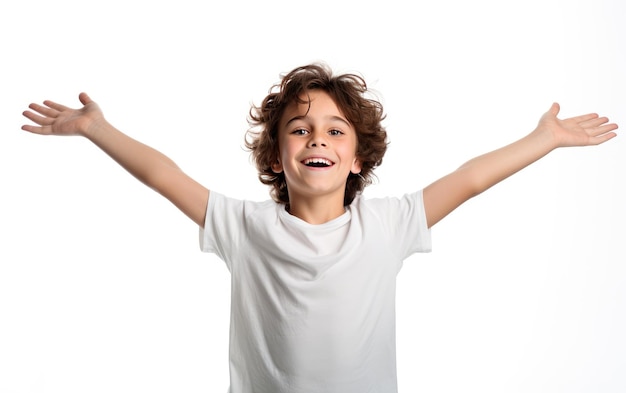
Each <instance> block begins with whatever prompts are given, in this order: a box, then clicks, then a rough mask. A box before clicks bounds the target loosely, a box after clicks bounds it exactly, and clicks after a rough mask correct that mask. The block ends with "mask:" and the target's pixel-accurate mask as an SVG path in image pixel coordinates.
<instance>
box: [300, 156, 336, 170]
mask: <svg viewBox="0 0 626 393" xmlns="http://www.w3.org/2000/svg"><path fill="white" fill-rule="evenodd" d="M302 163H303V164H304V165H306V166H308V167H312V168H326V167H329V166H332V165H333V164H334V162H332V161H330V160H327V159H325V158H307V159H306V160H302Z"/></svg>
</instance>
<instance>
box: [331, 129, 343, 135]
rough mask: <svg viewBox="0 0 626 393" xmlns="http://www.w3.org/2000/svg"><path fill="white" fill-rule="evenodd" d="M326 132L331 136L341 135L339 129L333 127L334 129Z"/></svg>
mask: <svg viewBox="0 0 626 393" xmlns="http://www.w3.org/2000/svg"><path fill="white" fill-rule="evenodd" d="M328 134H329V135H332V136H338V135H343V132H341V130H337V129H334V130H330V131H328Z"/></svg>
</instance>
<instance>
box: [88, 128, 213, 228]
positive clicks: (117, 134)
mask: <svg viewBox="0 0 626 393" xmlns="http://www.w3.org/2000/svg"><path fill="white" fill-rule="evenodd" d="M83 135H84V136H85V137H87V138H88V139H89V140H91V141H92V142H93V143H94V144H95V145H96V146H98V147H99V148H100V149H102V150H103V151H104V152H105V153H107V154H108V155H109V156H110V157H111V158H113V159H114V160H115V161H116V162H117V163H119V164H120V165H121V166H122V167H123V168H124V169H126V170H127V171H128V172H129V173H131V174H132V175H133V176H135V177H136V178H137V179H138V180H140V181H141V182H143V183H144V184H146V185H147V186H148V187H150V188H152V189H153V190H155V191H156V192H158V193H159V194H161V195H162V196H164V197H165V198H167V199H168V200H169V201H170V202H172V203H173V204H174V205H175V206H176V207H178V208H179V209H180V210H181V211H182V212H183V213H185V215H187V216H188V217H189V218H191V219H192V220H193V221H194V222H195V223H196V224H198V225H199V226H204V217H205V212H206V205H207V200H208V197H209V190H208V189H206V188H205V187H203V186H202V185H201V184H199V183H198V182H196V181H195V180H193V179H192V178H190V177H189V176H187V175H186V174H185V173H184V172H183V171H182V170H181V169H180V168H179V167H178V166H177V165H176V164H175V163H174V161H172V160H171V159H169V158H168V157H167V156H165V155H164V154H162V153H161V152H159V151H158V150H155V149H153V148H151V147H150V146H147V145H145V144H143V143H141V142H139V141H137V140H135V139H133V138H131V137H129V136H128V135H126V134H124V133H122V132H121V131H119V130H117V129H116V128H114V127H113V126H111V125H110V124H109V123H107V122H106V121H104V120H103V121H102V122H100V123H99V124H97V125H94V126H92V127H91V129H90V130H89V131H88V132H85V133H83Z"/></svg>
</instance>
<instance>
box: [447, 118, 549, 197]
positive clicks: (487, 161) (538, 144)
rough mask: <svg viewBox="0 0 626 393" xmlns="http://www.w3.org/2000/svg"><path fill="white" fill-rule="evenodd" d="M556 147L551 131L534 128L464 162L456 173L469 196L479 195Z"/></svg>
mask: <svg viewBox="0 0 626 393" xmlns="http://www.w3.org/2000/svg"><path fill="white" fill-rule="evenodd" d="M556 147H557V143H556V141H555V140H554V138H553V137H552V135H550V133H548V132H543V131H541V130H535V131H533V132H532V133H530V134H528V135H526V136H525V137H523V138H522V139H519V140H517V141H516V142H513V143H511V144H509V145H507V146H504V147H502V148H499V149H497V150H494V151H491V152H489V153H486V154H483V155H481V156H478V157H476V158H473V159H471V160H469V161H467V162H466V163H465V164H463V165H461V166H460V167H459V168H458V169H457V171H456V172H457V174H458V175H459V176H463V177H464V178H466V181H468V186H469V187H470V192H471V194H472V196H473V195H478V194H480V193H481V192H483V191H485V190H487V189H489V188H490V187H492V186H493V185H495V184H497V183H499V182H501V181H502V180H504V179H506V178H507V177H509V176H511V175H513V174H515V173H517V172H519V171H520V170H522V169H523V168H525V167H527V166H528V165H530V164H532V163H534V162H535V161H537V160H539V159H540V158H542V157H544V156H545V155H547V154H548V153H550V152H551V151H552V150H554V149H555V148H556Z"/></svg>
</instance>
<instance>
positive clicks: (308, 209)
mask: <svg viewBox="0 0 626 393" xmlns="http://www.w3.org/2000/svg"><path fill="white" fill-rule="evenodd" d="M289 199H290V200H289V214H291V215H293V216H296V217H298V218H299V219H301V220H303V221H306V222H308V223H309V224H313V225H318V224H324V223H326V222H328V221H331V220H334V219H335V218H337V217H339V216H341V215H342V214H344V213H345V211H346V209H345V207H344V206H343V195H342V196H341V199H339V198H336V197H335V198H298V197H297V196H295V195H294V196H290V198H289Z"/></svg>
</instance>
